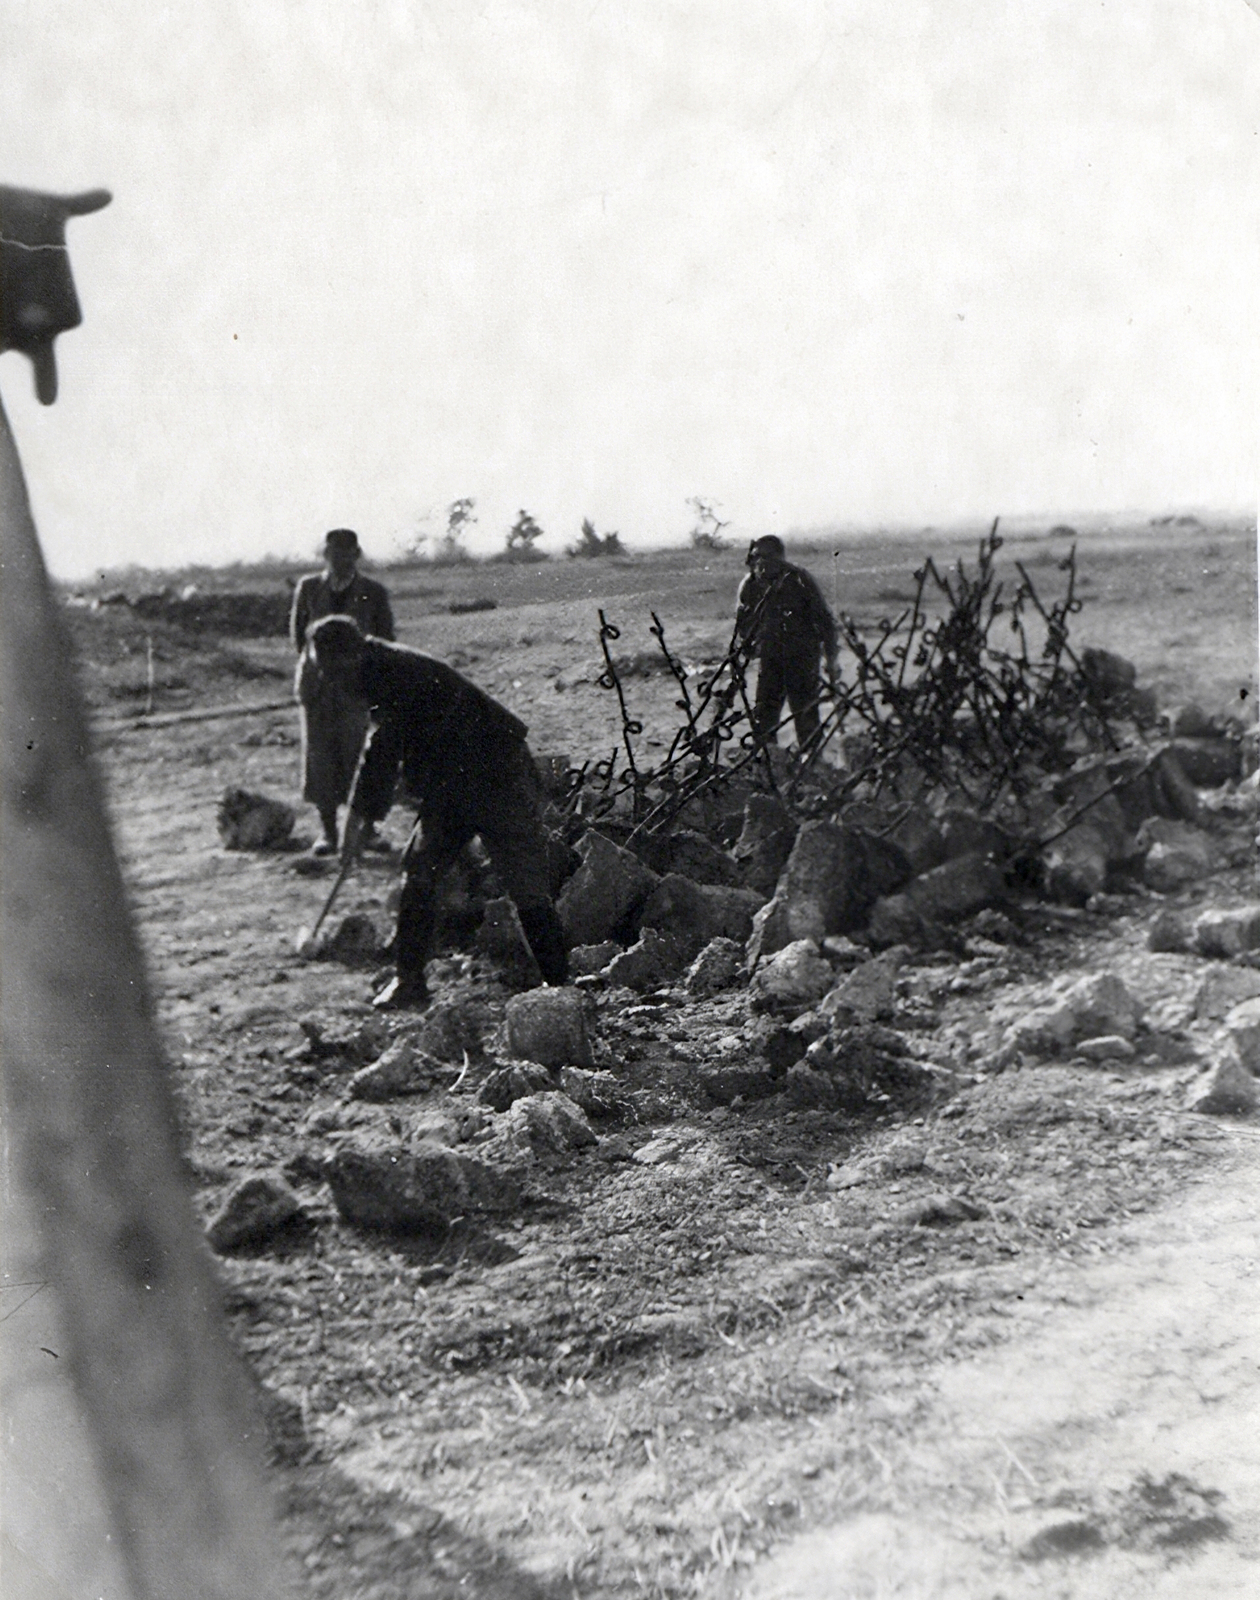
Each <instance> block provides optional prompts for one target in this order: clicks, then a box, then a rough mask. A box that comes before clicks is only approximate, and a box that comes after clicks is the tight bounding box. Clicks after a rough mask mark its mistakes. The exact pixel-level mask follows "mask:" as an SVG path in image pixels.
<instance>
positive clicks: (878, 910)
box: [866, 894, 926, 950]
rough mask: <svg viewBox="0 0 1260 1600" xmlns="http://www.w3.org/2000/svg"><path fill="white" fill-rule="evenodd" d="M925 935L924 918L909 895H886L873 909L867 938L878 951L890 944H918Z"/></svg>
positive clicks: (867, 928) (867, 927)
mask: <svg viewBox="0 0 1260 1600" xmlns="http://www.w3.org/2000/svg"><path fill="white" fill-rule="evenodd" d="M925 934H926V929H925V927H924V923H923V918H922V917H921V916H920V915H919V913H918V911H917V910H916V909H915V907H914V905H913V904H912V903H911V900H910V897H909V895H904V894H890V895H885V896H884V898H883V899H882V900H877V901H876V902H875V904H874V905H873V906H872V907H871V917H870V921H869V922H868V923H867V925H866V936H867V938H868V939H869V940H870V941H871V944H872V945H873V946H874V948H875V949H876V950H882V949H884V948H885V946H887V945H890V944H909V945H914V944H918V943H920V941H921V940H922V939H923V938H924V936H925Z"/></svg>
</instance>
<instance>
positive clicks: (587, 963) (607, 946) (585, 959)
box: [569, 939, 621, 978]
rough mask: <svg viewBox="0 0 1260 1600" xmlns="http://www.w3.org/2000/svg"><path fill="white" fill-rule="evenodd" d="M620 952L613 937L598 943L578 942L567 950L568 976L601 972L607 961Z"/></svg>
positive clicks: (619, 947) (578, 976)
mask: <svg viewBox="0 0 1260 1600" xmlns="http://www.w3.org/2000/svg"><path fill="white" fill-rule="evenodd" d="M620 954H621V946H620V945H619V944H618V943H617V941H616V940H615V939H604V940H603V941H602V942H601V943H600V944H579V945H575V946H574V947H573V949H572V950H570V951H569V976H570V977H571V978H586V977H590V976H591V975H592V974H594V973H596V972H602V971H603V970H604V968H605V967H606V966H607V965H608V963H609V962H610V961H611V960H612V959H613V958H614V957H615V956H619V955H620Z"/></svg>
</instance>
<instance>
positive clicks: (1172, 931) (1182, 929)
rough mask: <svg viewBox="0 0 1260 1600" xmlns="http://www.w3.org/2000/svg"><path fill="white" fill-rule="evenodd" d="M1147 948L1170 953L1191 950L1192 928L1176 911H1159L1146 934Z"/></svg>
mask: <svg viewBox="0 0 1260 1600" xmlns="http://www.w3.org/2000/svg"><path fill="white" fill-rule="evenodd" d="M1146 948H1147V949H1148V950H1155V951H1160V952H1163V953H1164V954H1169V953H1178V954H1179V953H1181V952H1183V951H1186V950H1189V948H1190V927H1189V924H1188V923H1187V922H1186V919H1185V918H1184V917H1179V916H1178V915H1177V913H1176V912H1175V911H1159V912H1157V913H1156V914H1155V916H1154V917H1153V918H1152V919H1151V925H1150V927H1149V928H1148V929H1147V933H1146Z"/></svg>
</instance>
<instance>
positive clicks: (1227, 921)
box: [1191, 905, 1260, 957]
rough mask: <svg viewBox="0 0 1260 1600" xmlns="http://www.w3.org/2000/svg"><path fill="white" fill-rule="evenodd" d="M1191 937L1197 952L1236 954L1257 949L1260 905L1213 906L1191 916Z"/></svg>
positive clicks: (1215, 954) (1258, 944)
mask: <svg viewBox="0 0 1260 1600" xmlns="http://www.w3.org/2000/svg"><path fill="white" fill-rule="evenodd" d="M1191 941H1192V943H1193V945H1194V948H1195V950H1196V951H1197V952H1198V953H1199V955H1201V956H1226V957H1228V956H1236V955H1240V954H1241V953H1242V952H1243V951H1244V950H1260V906H1257V905H1250V906H1234V907H1231V908H1230V909H1229V910H1222V909H1220V908H1219V907H1213V908H1212V909H1210V910H1208V911H1203V912H1201V913H1200V914H1199V915H1198V916H1197V917H1196V918H1195V920H1194V927H1193V929H1192V931H1191Z"/></svg>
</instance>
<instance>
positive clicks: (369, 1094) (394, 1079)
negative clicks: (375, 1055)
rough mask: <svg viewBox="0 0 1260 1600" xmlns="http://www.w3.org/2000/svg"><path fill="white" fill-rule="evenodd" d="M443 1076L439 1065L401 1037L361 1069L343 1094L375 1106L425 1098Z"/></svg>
mask: <svg viewBox="0 0 1260 1600" xmlns="http://www.w3.org/2000/svg"><path fill="white" fill-rule="evenodd" d="M444 1075H445V1072H444V1068H443V1066H442V1063H441V1062H439V1061H438V1060H436V1059H435V1058H434V1057H433V1056H431V1055H428V1054H427V1053H426V1052H425V1051H423V1050H421V1049H419V1048H418V1047H417V1045H416V1043H415V1041H414V1040H413V1039H411V1038H406V1037H404V1038H401V1039H395V1040H394V1042H393V1044H391V1045H390V1047H389V1048H388V1050H386V1051H385V1053H384V1054H383V1055H382V1056H381V1057H380V1059H379V1060H378V1061H373V1062H372V1064H371V1065H370V1066H367V1067H360V1069H359V1070H358V1072H356V1073H355V1074H354V1076H353V1077H352V1078H351V1079H350V1082H349V1083H348V1084H347V1085H346V1093H347V1094H348V1095H349V1097H350V1098H351V1099H352V1100H369V1101H377V1102H380V1101H385V1100H394V1099H397V1098H398V1097H399V1096H400V1095H408V1094H427V1092H428V1091H429V1090H430V1089H431V1088H432V1087H433V1084H434V1081H435V1079H436V1078H438V1077H441V1076H444Z"/></svg>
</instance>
